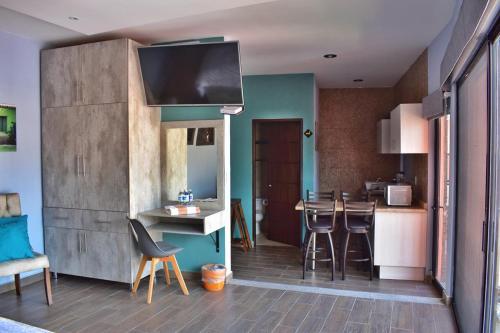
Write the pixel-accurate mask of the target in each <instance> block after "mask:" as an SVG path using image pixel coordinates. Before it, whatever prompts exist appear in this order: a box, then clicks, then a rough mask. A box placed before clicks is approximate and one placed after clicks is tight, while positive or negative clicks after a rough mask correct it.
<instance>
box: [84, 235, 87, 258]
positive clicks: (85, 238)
mask: <svg viewBox="0 0 500 333" xmlns="http://www.w3.org/2000/svg"><path fill="white" fill-rule="evenodd" d="M83 243H84V244H85V253H87V233H86V232H84V233H83Z"/></svg>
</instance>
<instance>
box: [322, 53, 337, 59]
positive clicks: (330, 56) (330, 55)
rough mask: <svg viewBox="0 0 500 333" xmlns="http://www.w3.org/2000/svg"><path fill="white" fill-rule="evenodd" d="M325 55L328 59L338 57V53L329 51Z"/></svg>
mask: <svg viewBox="0 0 500 333" xmlns="http://www.w3.org/2000/svg"><path fill="white" fill-rule="evenodd" d="M323 57H325V58H326V59H333V58H337V55H336V54H335V53H327V54H325V55H324V56H323Z"/></svg>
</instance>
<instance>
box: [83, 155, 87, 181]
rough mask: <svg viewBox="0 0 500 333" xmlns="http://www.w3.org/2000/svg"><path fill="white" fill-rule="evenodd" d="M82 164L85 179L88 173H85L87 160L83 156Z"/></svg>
mask: <svg viewBox="0 0 500 333" xmlns="http://www.w3.org/2000/svg"><path fill="white" fill-rule="evenodd" d="M82 164H83V177H85V176H87V172H85V158H84V157H83V155H82Z"/></svg>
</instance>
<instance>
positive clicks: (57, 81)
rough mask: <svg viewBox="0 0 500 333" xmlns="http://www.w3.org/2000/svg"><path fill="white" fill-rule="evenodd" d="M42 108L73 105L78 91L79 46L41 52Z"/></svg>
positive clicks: (77, 96) (77, 98)
mask: <svg viewBox="0 0 500 333" xmlns="http://www.w3.org/2000/svg"><path fill="white" fill-rule="evenodd" d="M40 66H41V68H40V70H41V83H42V87H41V95H42V96H41V98H42V108H48V107H61V106H71V105H75V104H76V102H77V101H78V100H79V98H80V96H79V92H80V88H81V86H80V69H81V68H80V46H72V47H63V48H59V49H52V50H44V51H42V54H41V65H40Z"/></svg>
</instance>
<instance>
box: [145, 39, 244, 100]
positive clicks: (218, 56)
mask: <svg viewBox="0 0 500 333" xmlns="http://www.w3.org/2000/svg"><path fill="white" fill-rule="evenodd" d="M138 51H139V61H140V63H141V71H142V79H143V82H144V90H145V93H146V100H147V104H148V105H150V106H158V105H176V106H193V105H220V106H225V105H227V106H233V105H243V93H242V88H241V69H240V52H239V44H238V42H221V43H205V44H181V45H159V46H150V47H141V48H139V50H138Z"/></svg>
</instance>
